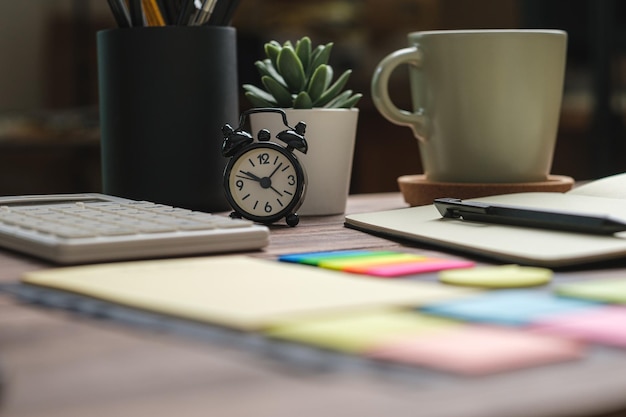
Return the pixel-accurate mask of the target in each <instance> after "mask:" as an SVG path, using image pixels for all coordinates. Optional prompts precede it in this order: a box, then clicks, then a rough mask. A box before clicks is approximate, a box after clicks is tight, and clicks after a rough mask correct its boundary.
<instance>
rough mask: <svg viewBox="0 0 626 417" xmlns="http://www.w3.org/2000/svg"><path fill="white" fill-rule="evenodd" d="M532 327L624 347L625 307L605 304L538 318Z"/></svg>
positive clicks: (541, 330) (546, 331) (625, 346)
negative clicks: (591, 308)
mask: <svg viewBox="0 0 626 417" xmlns="http://www.w3.org/2000/svg"><path fill="white" fill-rule="evenodd" d="M533 328H534V329H537V330H538V331H540V332H542V333H551V334H555V335H561V336H567V337H572V338H575V339H580V340H585V341H588V342H595V343H599V344H606V345H612V346H619V347H624V348H626V308H625V307H617V306H607V307H601V308H597V309H593V310H583V311H579V312H575V313H571V314H568V315H566V316H562V317H554V318H548V319H544V320H539V321H538V322H537V325H536V326H534V327H533Z"/></svg>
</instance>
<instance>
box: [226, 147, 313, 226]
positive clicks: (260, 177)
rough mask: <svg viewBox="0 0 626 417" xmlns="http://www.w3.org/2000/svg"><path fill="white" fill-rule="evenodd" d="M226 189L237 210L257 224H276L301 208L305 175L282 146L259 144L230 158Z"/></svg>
mask: <svg viewBox="0 0 626 417" xmlns="http://www.w3.org/2000/svg"><path fill="white" fill-rule="evenodd" d="M224 186H225V188H226V197H227V198H228V200H229V202H230V203H231V205H232V206H233V208H234V209H235V211H237V212H239V213H240V214H241V215H243V216H244V217H246V218H248V219H251V220H254V221H260V222H273V221H275V220H278V219H279V218H281V217H284V216H285V215H287V214H291V213H293V212H295V211H296V210H297V209H298V207H300V204H301V203H302V199H303V194H304V186H305V174H304V171H303V169H302V167H301V166H300V163H299V162H298V160H297V158H296V157H295V156H294V155H293V154H292V153H291V152H289V151H288V150H286V149H285V148H283V147H282V146H279V145H276V144H274V143H272V142H264V143H256V144H253V145H250V146H249V147H246V148H245V149H244V150H243V151H242V152H241V153H239V154H237V155H235V156H234V157H233V158H232V159H231V161H230V162H229V164H228V166H227V167H226V171H225V176H224Z"/></svg>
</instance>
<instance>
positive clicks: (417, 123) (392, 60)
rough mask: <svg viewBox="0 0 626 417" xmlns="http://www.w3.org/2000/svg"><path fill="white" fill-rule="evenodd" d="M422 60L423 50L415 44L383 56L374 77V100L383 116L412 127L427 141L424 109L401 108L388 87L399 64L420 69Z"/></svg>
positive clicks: (421, 138)
mask: <svg viewBox="0 0 626 417" xmlns="http://www.w3.org/2000/svg"><path fill="white" fill-rule="evenodd" d="M422 60H423V54H422V51H421V50H420V49H418V48H417V47H415V46H414V47H410V48H404V49H400V50H398V51H395V52H392V53H391V54H389V55H387V56H386V57H385V58H383V60H382V61H380V63H379V64H378V66H377V67H376V69H375V70H374V76H373V77H372V100H373V101H374V105H375V106H376V108H377V109H378V111H379V112H380V114H382V115H383V117H385V118H386V119H387V120H389V121H390V122H391V123H394V124H397V125H400V126H408V127H410V128H411V130H412V131H413V134H414V135H415V137H416V138H417V139H419V140H421V141H426V138H427V125H428V119H427V117H426V116H425V114H424V109H421V108H420V109H417V110H416V111H415V112H410V111H408V110H402V109H399V108H398V107H396V105H395V104H393V101H391V98H390V97H389V89H388V87H389V77H390V76H391V73H393V71H394V70H395V69H396V68H397V67H398V66H400V65H401V64H408V65H411V66H413V67H415V68H416V69H418V70H419V69H421V68H422Z"/></svg>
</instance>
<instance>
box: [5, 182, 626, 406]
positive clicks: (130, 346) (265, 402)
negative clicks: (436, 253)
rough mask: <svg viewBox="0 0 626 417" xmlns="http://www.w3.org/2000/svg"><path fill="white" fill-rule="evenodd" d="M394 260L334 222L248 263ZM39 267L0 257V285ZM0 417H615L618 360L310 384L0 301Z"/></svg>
mask: <svg viewBox="0 0 626 417" xmlns="http://www.w3.org/2000/svg"><path fill="white" fill-rule="evenodd" d="M403 206H405V204H404V202H403V200H402V198H401V196H400V194H371V195H361V196H352V197H351V198H350V201H349V206H348V212H350V213H356V212H364V211H373V210H382V209H388V208H396V207H403ZM355 247H358V248H373V249H381V248H400V247H401V248H402V250H403V251H414V252H420V253H424V252H427V253H431V251H430V250H425V249H424V248H420V247H417V246H416V247H413V246H401V245H400V244H399V243H397V242H393V241H388V240H385V239H381V238H377V237H374V236H370V235H367V234H363V233H360V232H357V231H354V230H349V229H345V228H344V227H343V216H331V217H320V218H305V219H303V221H302V222H301V224H300V225H299V226H298V227H296V228H287V227H280V226H278V227H276V228H274V229H273V231H272V235H271V243H270V246H269V247H268V248H267V250H265V251H263V252H258V253H254V254H253V255H254V256H260V257H266V258H273V257H275V256H276V255H277V254H282V253H288V252H296V251H309V250H329V249H349V248H355ZM47 267H50V265H49V264H46V263H43V262H39V261H37V260H34V259H31V258H27V257H22V256H20V255H17V254H13V253H9V252H5V251H1V250H0V283H10V282H16V281H17V280H18V277H19V276H20V274H21V273H22V272H24V271H29V270H34V269H38V268H47ZM559 275H560V276H561V277H562V278H563V279H568V278H570V277H571V278H579V277H582V276H585V277H587V276H590V277H595V276H602V277H605V276H622V277H623V276H624V275H626V262H624V263H622V264H621V265H613V266H608V267H604V268H602V269H590V270H577V271H571V272H562V273H559ZM0 369H1V370H2V381H3V397H2V399H1V400H0V415H1V416H4V417H18V416H19V417H22V416H23V417H26V416H28V417H39V416H42V417H43V416H45V417H57V416H58V417H61V416H62V417H73V416H76V417H79V416H80V417H85V416H131V415H132V416H134V417H136V416H139V417H141V416H153V417H159V416H168V417H169V416H172V415H177V416H185V417H187V416H202V417H206V416H215V417H231V416H233V417H242V416H246V417H247V416H268V417H282V416H289V417H293V416H316V417H319V416H334V415H341V416H359V417H362V416H394V417H396V416H417V415H419V416H428V417H444V416H459V417H473V416H476V417H487V416H498V417H501V416H507V417H514V416H520V417H521V416H524V417H528V416H533V417H535V416H579V415H596V416H609V415H611V416H617V415H626V413H625V414H621V413H620V412H619V410H626V372H624V370H626V352H622V351H619V350H615V351H612V350H603V351H602V352H600V353H599V354H594V355H592V357H591V358H589V359H587V360H584V361H580V362H576V363H570V364H560V365H554V366H547V367H540V368H534V369H531V370H523V371H519V372H511V373H506V374H502V375H497V376H491V377H483V378H459V379H456V378H455V379H454V380H453V381H451V380H450V379H445V380H442V379H441V378H438V377H437V376H436V375H435V374H431V375H430V376H429V375H428V374H424V376H423V377H418V378H413V377H412V378H409V379H405V378H403V377H401V376H393V377H392V376H390V375H386V376H384V375H381V374H377V373H371V372H370V373H368V372H365V371H363V370H344V371H337V372H312V371H306V370H304V369H301V368H300V367H296V366H293V365H285V364H281V363H278V362H277V361H275V360H272V359H270V358H268V357H265V356H262V355H259V354H258V353H255V352H252V351H249V350H246V349H244V348H233V347H232V346H224V345H218V344H214V343H209V342H207V341H202V340H198V339H194V338H191V337H189V338H188V337H181V336H174V335H171V334H164V333H160V332H156V331H150V330H146V329H143V328H135V327H132V326H129V325H122V324H118V323H115V322H111V321H106V320H98V319H93V318H89V317H84V316H80V315H77V314H72V313H70V312H66V311H60V310H50V309H44V308H39V307H36V306H32V305H24V304H20V303H18V302H17V301H15V300H14V299H13V298H11V297H9V296H7V295H3V294H2V293H0Z"/></svg>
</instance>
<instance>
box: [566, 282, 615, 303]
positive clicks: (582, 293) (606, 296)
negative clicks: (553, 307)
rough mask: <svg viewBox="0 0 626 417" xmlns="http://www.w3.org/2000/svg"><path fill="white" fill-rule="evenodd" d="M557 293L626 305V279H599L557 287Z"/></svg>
mask: <svg viewBox="0 0 626 417" xmlns="http://www.w3.org/2000/svg"><path fill="white" fill-rule="evenodd" d="M555 292H556V293H557V294H560V295H564V296H567V297H575V298H583V299H589V300H595V301H604V302H607V303H614V304H626V279H625V278H620V279H597V280H593V281H584V282H573V283H570V284H563V285H559V286H558V287H556V289H555Z"/></svg>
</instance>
